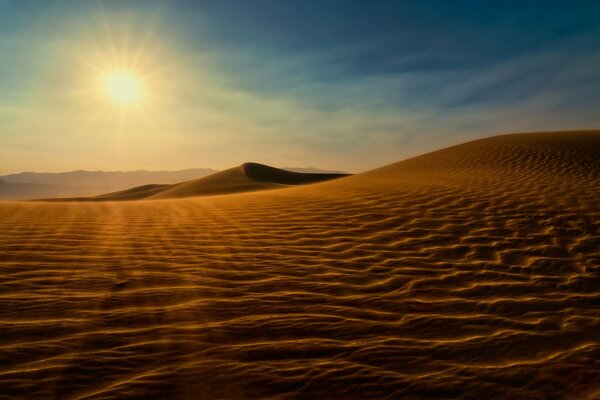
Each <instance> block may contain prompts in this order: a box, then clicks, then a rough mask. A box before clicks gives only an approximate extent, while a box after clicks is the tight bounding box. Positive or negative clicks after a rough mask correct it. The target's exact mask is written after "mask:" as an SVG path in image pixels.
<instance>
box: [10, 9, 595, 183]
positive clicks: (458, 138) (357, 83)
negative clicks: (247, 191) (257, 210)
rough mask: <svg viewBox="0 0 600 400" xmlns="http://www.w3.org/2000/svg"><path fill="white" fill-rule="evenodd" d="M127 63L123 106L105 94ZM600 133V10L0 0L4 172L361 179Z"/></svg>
mask: <svg viewBox="0 0 600 400" xmlns="http://www.w3.org/2000/svg"><path fill="white" fill-rule="evenodd" d="M122 69H127V70H130V71H132V73H134V74H135V76H137V77H138V78H139V81H140V82H141V87H142V94H143V95H142V99H141V101H140V102H139V103H137V104H135V105H132V106H128V107H123V106H119V105H118V104H116V103H115V102H114V100H112V99H110V98H109V97H108V96H107V95H106V93H105V92H103V90H102V88H103V82H104V81H105V78H106V76H107V74H110V72H111V71H113V70H122ZM599 127H600V2H598V1H588V2H584V1H562V2H554V1H548V0H546V1H524V0H521V1H514V2H512V1H423V0H419V1H372V2H370V1H364V0H360V1H333V0H318V1H310V0H309V1H307V0H298V1H283V0H272V1H266V0H256V1H247V0H239V1H226V0H215V1H200V0H198V1H196V0H190V1H148V0H144V1H142V0H139V1H96V2H95V1H52V2H50V1H42V0H40V1H24V0H15V1H6V0H0V174H3V173H12V172H20V171H66V170H74V169H93V170H97V169H104V170H132V169H181V168H190V167H212V168H217V169H222V168H227V167H230V166H233V165H237V164H240V163H242V162H244V161H258V162H263V163H267V164H271V165H276V166H316V167H321V168H328V169H341V170H347V171H351V172H358V171H362V170H365V169H369V168H373V167H377V166H381V165H384V164H387V163H390V162H394V161H398V160H400V159H402V158H406V157H408V156H411V155H415V154H418V153H420V152H423V151H426V150H431V149H435V148H440V147H444V146H446V145H450V144H456V143H459V142H463V141H465V140H467V139H472V138H477V137H481V136H487V135H492V134H497V133H504V132H511V131H513V132H514V131H531V130H563V129H571V128H573V129H586V128H599Z"/></svg>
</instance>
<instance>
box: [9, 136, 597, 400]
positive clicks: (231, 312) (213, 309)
mask: <svg viewBox="0 0 600 400" xmlns="http://www.w3.org/2000/svg"><path fill="white" fill-rule="evenodd" d="M229 172H231V171H229ZM228 176H229V178H231V179H233V180H235V179H238V181H237V183H240V180H241V181H242V183H243V176H242V175H239V174H238V175H237V178H236V177H235V176H234V177H231V174H230V175H228ZM203 179H206V178H203ZM251 183H252V184H257V183H256V181H254V180H253V181H252V182H251ZM265 184H268V185H279V184H280V183H278V182H266V183H265ZM212 185H213V186H212V187H218V186H219V185H223V186H224V187H227V185H228V184H226V183H223V181H220V182H216V181H215V182H212ZM183 186H185V185H183ZM183 186H179V187H177V186H175V187H171V188H170V189H169V190H172V191H171V193H170V195H169V196H165V197H178V196H179V195H182V193H183V194H185V195H186V196H187V195H189V194H190V193H191V194H198V193H197V192H194V191H193V190H192V189H193V188H192V189H190V188H189V187H183ZM146 189H147V191H150V192H151V191H152V190H154V189H156V188H152V187H150V188H146ZM180 190H181V192H179V191H180ZM189 190H191V192H190V191H189ZM184 192H185V193H184ZM157 193H158V192H157ZM160 193H165V192H160ZM153 196H155V198H158V197H161V196H160V195H156V194H153ZM0 303H1V306H0V314H1V315H0V324H1V326H0V332H1V333H0V397H2V398H6V399H9V398H10V399H12V398H27V399H134V398H136V399H137V398H156V399H404V398H406V399H445V398H448V399H454V398H462V399H482V398H483V399H586V398H587V399H597V398H599V396H600V132H562V133H544V134H519V135H504V136H499V137H494V138H488V139H483V140H480V141H475V142H470V143H466V144H463V145H459V146H455V147H451V148H447V149H444V150H440V151H437V152H433V153H429V154H426V155H424V156H420V157H416V158H413V159H410V160H406V161H402V162H399V163H396V164H393V165H390V166H387V167H384V168H381V169H377V170H373V171H370V172H367V173H364V174H358V175H354V176H350V177H346V178H342V179H336V180H333V181H328V182H323V183H316V184H312V185H302V186H296V187H291V188H285V189H281V190H269V191H259V192H253V193H240V194H231V195H224V196H210V197H198V198H184V199H165V200H141V201H127V202H64V203H58V202H53V203H41V202H38V203H32V202H20V203H19V202H5V203H0Z"/></svg>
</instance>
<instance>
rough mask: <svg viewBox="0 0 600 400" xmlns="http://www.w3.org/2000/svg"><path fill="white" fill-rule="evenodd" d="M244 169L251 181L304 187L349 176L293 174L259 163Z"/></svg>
mask: <svg viewBox="0 0 600 400" xmlns="http://www.w3.org/2000/svg"><path fill="white" fill-rule="evenodd" d="M242 169H243V171H244V174H245V175H246V176H247V177H248V178H250V179H254V180H256V181H261V182H274V183H279V184H282V185H302V184H308V183H316V182H323V181H328V180H331V179H337V178H342V177H344V176H348V174H327V173H300V172H292V171H286V170H283V169H279V168H273V167H269V166H267V165H263V164H257V163H245V164H243V165H242Z"/></svg>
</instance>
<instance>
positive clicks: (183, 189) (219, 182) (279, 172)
mask: <svg viewBox="0 0 600 400" xmlns="http://www.w3.org/2000/svg"><path fill="white" fill-rule="evenodd" d="M345 176H348V174H343V173H301V172H292V171H287V170H283V169H279V168H273V167H269V166H267V165H263V164H258V163H244V164H242V165H240V166H237V167H233V168H230V169H227V170H225V171H220V172H216V173H214V174H211V175H209V176H206V177H202V178H198V179H193V180H190V181H185V182H181V183H177V184H173V185H143V186H138V187H134V188H131V189H127V190H121V191H118V192H113V193H107V194H103V195H100V196H95V197H88V198H71V199H47V200H52V201H120V200H142V199H171V198H182V197H197V196H214V195H219V194H231V193H243V192H251V191H256V190H267V189H278V188H284V187H288V186H291V185H303V184H308V183H316V182H323V181H327V180H332V179H337V178H342V177H345Z"/></svg>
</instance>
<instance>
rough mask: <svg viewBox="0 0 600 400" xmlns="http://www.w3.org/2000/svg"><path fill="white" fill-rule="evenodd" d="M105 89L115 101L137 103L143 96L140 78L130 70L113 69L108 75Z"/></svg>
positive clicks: (124, 103)
mask: <svg viewBox="0 0 600 400" xmlns="http://www.w3.org/2000/svg"><path fill="white" fill-rule="evenodd" d="M104 88H105V90H106V93H107V94H108V96H109V97H110V98H111V99H112V100H114V101H115V102H117V103H119V104H122V105H128V104H133V103H136V102H138V101H139V100H140V98H141V96H142V87H141V83H140V80H139V78H138V77H137V76H136V75H135V74H134V73H132V72H130V71H113V72H111V73H109V74H108V75H107V76H106V80H105V87H104Z"/></svg>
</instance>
